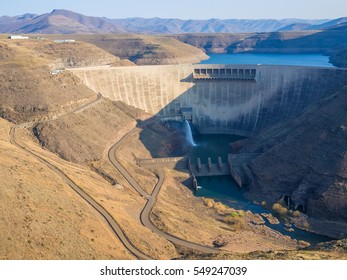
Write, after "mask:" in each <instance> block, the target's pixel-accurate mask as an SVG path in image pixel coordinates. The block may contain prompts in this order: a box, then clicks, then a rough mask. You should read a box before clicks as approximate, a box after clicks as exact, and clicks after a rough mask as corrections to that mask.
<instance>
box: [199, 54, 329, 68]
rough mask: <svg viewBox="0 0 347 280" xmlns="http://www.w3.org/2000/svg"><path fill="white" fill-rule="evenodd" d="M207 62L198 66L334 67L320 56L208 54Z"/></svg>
mask: <svg viewBox="0 0 347 280" xmlns="http://www.w3.org/2000/svg"><path fill="white" fill-rule="evenodd" d="M208 56H209V57H210V58H209V59H207V60H204V61H201V63H200V64H267V65H295V66H320V67H334V66H333V65H332V64H331V63H329V57H328V56H326V55H322V54H261V53H236V54H233V53H231V54H208Z"/></svg>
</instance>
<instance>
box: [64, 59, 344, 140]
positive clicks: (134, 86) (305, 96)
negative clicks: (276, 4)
mask: <svg viewBox="0 0 347 280" xmlns="http://www.w3.org/2000/svg"><path fill="white" fill-rule="evenodd" d="M71 71H72V72H73V73H74V74H75V75H77V76H78V77H79V78H80V79H81V80H82V81H83V82H84V83H85V84H86V85H87V86H88V87H89V88H91V89H93V90H94V91H95V92H100V93H101V94H102V95H103V96H105V97H108V98H110V99H111V100H115V101H117V100H120V101H123V102H125V103H127V104H129V105H132V106H135V107H137V108H141V109H143V110H145V111H147V112H149V113H152V114H157V115H158V116H160V117H167V118H175V117H176V118H178V117H184V118H186V119H189V120H191V121H192V122H193V124H194V126H195V127H196V128H197V129H198V130H199V131H200V132H201V133H229V134H239V135H245V136H250V135H253V134H254V133H257V132H258V131H260V130H261V129H263V128H264V127H266V126H268V125H271V124H274V123H276V122H278V121H280V120H284V119H288V118H291V117H295V116H296V115H297V114H298V113H300V112H301V111H302V110H304V109H305V108H306V107H308V106H309V105H311V104H312V103H314V102H316V101H318V100H319V99H321V98H323V97H324V96H328V95H331V94H333V93H335V92H336V91H338V90H339V89H340V88H342V87H343V86H344V85H346V84H347V70H346V69H338V68H319V67H296V66H267V65H168V66H133V67H99V68H80V69H73V70H71Z"/></svg>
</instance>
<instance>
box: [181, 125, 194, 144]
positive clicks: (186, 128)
mask: <svg viewBox="0 0 347 280" xmlns="http://www.w3.org/2000/svg"><path fill="white" fill-rule="evenodd" d="M183 131H184V134H185V135H186V139H187V142H188V143H189V144H190V145H192V146H196V143H195V142H194V139H193V133H192V128H191V127H190V124H189V122H188V121H187V120H185V121H184V122H183Z"/></svg>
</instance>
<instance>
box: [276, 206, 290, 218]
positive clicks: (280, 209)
mask: <svg viewBox="0 0 347 280" xmlns="http://www.w3.org/2000/svg"><path fill="white" fill-rule="evenodd" d="M272 211H273V212H274V213H275V214H276V215H278V216H280V217H281V218H285V217H286V216H287V215H288V209H287V208H286V207H284V206H282V205H281V204H280V203H275V204H274V205H272Z"/></svg>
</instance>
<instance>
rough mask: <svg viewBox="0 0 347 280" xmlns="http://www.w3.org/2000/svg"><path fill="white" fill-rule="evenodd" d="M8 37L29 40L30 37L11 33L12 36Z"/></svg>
mask: <svg viewBox="0 0 347 280" xmlns="http://www.w3.org/2000/svg"><path fill="white" fill-rule="evenodd" d="M7 38H8V39H11V40H18V39H20V40H27V39H29V37H27V36H21V35H11V36H8V37H7Z"/></svg>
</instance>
